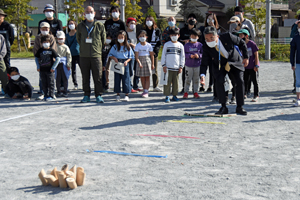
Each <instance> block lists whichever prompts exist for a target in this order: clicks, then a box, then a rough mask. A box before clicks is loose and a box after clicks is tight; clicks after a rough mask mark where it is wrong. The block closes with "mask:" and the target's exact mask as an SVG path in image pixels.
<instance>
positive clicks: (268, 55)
mask: <svg viewBox="0 0 300 200" xmlns="http://www.w3.org/2000/svg"><path fill="white" fill-rule="evenodd" d="M266 3H267V5H266V10H267V13H266V15H267V16H266V18H267V19H266V49H265V59H266V60H270V59H271V0H266Z"/></svg>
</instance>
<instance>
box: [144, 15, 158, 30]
mask: <svg viewBox="0 0 300 200" xmlns="http://www.w3.org/2000/svg"><path fill="white" fill-rule="evenodd" d="M147 18H149V19H151V21H152V22H153V25H152V27H153V29H154V30H155V29H157V27H158V26H157V24H156V22H155V19H154V18H153V17H152V16H150V15H149V16H147V17H146V18H145V21H144V27H145V28H147V29H148V26H147V25H146V21H147Z"/></svg>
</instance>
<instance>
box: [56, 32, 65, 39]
mask: <svg viewBox="0 0 300 200" xmlns="http://www.w3.org/2000/svg"><path fill="white" fill-rule="evenodd" d="M56 37H57V38H65V37H66V36H65V33H64V32H63V31H57V32H56Z"/></svg>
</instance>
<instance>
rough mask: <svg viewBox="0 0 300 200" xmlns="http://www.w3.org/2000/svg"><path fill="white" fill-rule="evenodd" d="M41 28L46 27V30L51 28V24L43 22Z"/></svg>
mask: <svg viewBox="0 0 300 200" xmlns="http://www.w3.org/2000/svg"><path fill="white" fill-rule="evenodd" d="M40 27H41V28H43V27H46V28H50V24H49V23H48V22H42V23H41V24H40Z"/></svg>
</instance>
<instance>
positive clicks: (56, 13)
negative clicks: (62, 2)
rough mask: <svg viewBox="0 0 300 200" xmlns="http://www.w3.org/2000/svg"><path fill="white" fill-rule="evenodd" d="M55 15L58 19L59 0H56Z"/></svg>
mask: <svg viewBox="0 0 300 200" xmlns="http://www.w3.org/2000/svg"><path fill="white" fill-rule="evenodd" d="M54 9H55V17H56V18H57V19H58V5H57V0H54Z"/></svg>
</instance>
